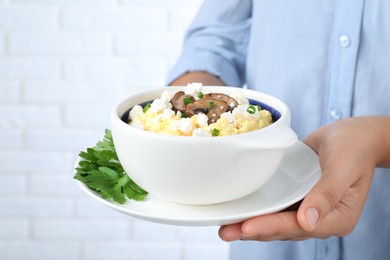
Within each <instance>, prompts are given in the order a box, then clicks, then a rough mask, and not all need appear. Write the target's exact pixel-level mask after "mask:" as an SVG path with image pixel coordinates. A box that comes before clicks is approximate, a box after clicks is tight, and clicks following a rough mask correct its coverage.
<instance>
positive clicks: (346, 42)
mask: <svg viewBox="0 0 390 260" xmlns="http://www.w3.org/2000/svg"><path fill="white" fill-rule="evenodd" d="M339 43H340V46H341V47H343V48H347V47H348V46H349V45H351V39H349V37H348V36H347V35H345V34H344V35H341V36H340V37H339Z"/></svg>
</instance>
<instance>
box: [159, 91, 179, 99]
mask: <svg viewBox="0 0 390 260" xmlns="http://www.w3.org/2000/svg"><path fill="white" fill-rule="evenodd" d="M175 94H176V90H165V91H164V92H163V93H161V98H164V99H169V100H171V99H172V98H173V96H174V95H175Z"/></svg>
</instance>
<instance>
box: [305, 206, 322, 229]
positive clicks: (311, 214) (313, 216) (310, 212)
mask: <svg viewBox="0 0 390 260" xmlns="http://www.w3.org/2000/svg"><path fill="white" fill-rule="evenodd" d="M319 216H320V215H319V214H318V211H317V210H316V209H315V208H308V209H307V210H306V221H307V223H309V225H310V226H311V227H312V228H314V227H316V226H317V223H318V218H319Z"/></svg>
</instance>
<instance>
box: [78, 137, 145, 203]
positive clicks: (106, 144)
mask: <svg viewBox="0 0 390 260" xmlns="http://www.w3.org/2000/svg"><path fill="white" fill-rule="evenodd" d="M79 156H80V157H81V158H82V159H83V160H81V161H80V162H79V166H78V167H77V168H76V174H75V176H74V177H73V178H74V179H76V180H79V181H81V182H83V183H84V184H85V185H86V186H87V187H88V188H90V189H91V190H93V191H95V192H97V193H98V194H100V196H102V197H103V198H105V199H112V200H114V201H115V202H118V203H120V204H123V203H125V202H126V198H128V199H133V200H137V201H141V200H144V199H145V197H146V195H147V192H146V191H144V190H143V189H142V188H141V187H139V186H138V185H137V184H136V183H135V182H134V181H133V180H131V179H130V177H129V176H128V175H127V174H126V172H125V171H124V169H123V167H122V165H121V163H120V162H119V159H118V155H117V153H116V150H115V147H114V142H113V139H112V134H111V131H110V130H106V132H105V136H104V138H103V140H101V141H99V142H98V143H97V144H96V145H95V146H93V147H90V148H87V150H86V151H82V152H80V154H79Z"/></svg>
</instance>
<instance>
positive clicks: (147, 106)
mask: <svg viewBox="0 0 390 260" xmlns="http://www.w3.org/2000/svg"><path fill="white" fill-rule="evenodd" d="M150 107H151V104H150V103H147V104H146V106H145V107H144V109H143V111H144V113H146V111H148V109H149V108H150Z"/></svg>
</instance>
